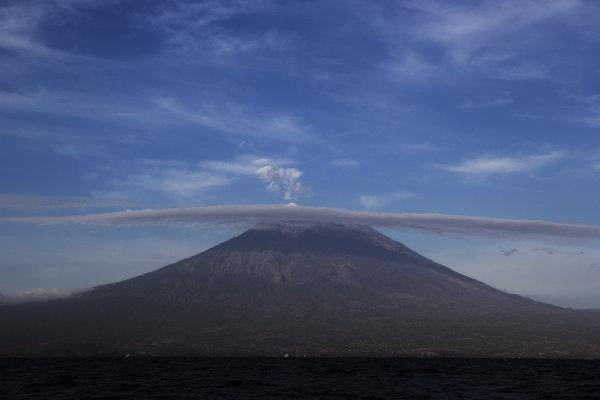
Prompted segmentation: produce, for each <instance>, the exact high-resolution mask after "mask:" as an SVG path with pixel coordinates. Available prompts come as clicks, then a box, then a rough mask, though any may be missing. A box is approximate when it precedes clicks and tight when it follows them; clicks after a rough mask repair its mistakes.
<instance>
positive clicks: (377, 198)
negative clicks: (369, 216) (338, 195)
mask: <svg viewBox="0 0 600 400" xmlns="http://www.w3.org/2000/svg"><path fill="white" fill-rule="evenodd" d="M412 197H415V194H414V193H412V192H406V191H397V192H393V193H387V194H380V195H363V196H360V197H359V198H358V201H359V202H360V204H361V205H362V207H363V208H366V209H367V210H371V209H375V208H382V207H385V206H387V205H389V204H391V203H393V202H395V201H398V200H401V199H410V198H412Z"/></svg>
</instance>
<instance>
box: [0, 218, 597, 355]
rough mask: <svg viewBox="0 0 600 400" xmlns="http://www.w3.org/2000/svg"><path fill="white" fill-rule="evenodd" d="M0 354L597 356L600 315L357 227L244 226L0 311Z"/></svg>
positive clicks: (371, 230) (1, 308)
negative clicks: (139, 270) (517, 291)
mask: <svg viewBox="0 0 600 400" xmlns="http://www.w3.org/2000/svg"><path fill="white" fill-rule="evenodd" d="M0 326H1V327H2V330H1V331H0V354H1V355H25V354H31V355H34V354H48V355H90V354H102V355H110V354H126V353H133V354H157V355H158V354H163V355H164V354H173V355H174V354H185V355H283V354H285V353H289V354H290V355H385V356H394V355H395V356H421V355H440V356H508V357H518V356H522V357H540V356H542V357H600V334H598V332H600V331H599V330H598V329H599V328H600V317H599V315H598V313H596V312H586V311H574V310H567V309H563V308H559V307H554V306H551V305H547V304H543V303H539V302H535V301H532V300H529V299H526V298H523V297H520V296H515V295H511V294H507V293H504V292H501V291H499V290H496V289H494V288H491V287H489V286H487V285H485V284H483V283H481V282H479V281H477V280H474V279H471V278H468V277H466V276H464V275H461V274H458V273H456V272H454V271H452V270H450V269H448V268H446V267H444V266H442V265H440V264H437V263H435V262H433V261H431V260H428V259H427V258H425V257H423V256H421V255H419V254H417V253H415V252H414V251H412V250H410V249H409V248H407V247H405V246H404V245H402V244H400V243H398V242H395V241H393V240H391V239H390V238H388V237H386V236H384V235H382V234H380V233H379V232H377V231H375V230H373V229H371V228H368V227H364V226H342V225H299V224H294V225H279V226H273V225H271V226H265V227H257V228H254V229H251V230H249V231H247V232H245V233H243V234H241V235H240V236H238V237H236V238H233V239H231V240H228V241H226V242H224V243H222V244H220V245H218V246H216V247H213V248H211V249H209V250H207V251H205V252H203V253H201V254H198V255H196V256H193V257H190V258H188V259H185V260H182V261H179V262H177V263H175V264H172V265H169V266H167V267H164V268H161V269H159V270H156V271H153V272H150V273H148V274H145V275H142V276H138V277H135V278H132V279H129V280H125V281H122V282H118V283H115V284H110V285H104V286H100V287H97V288H95V289H93V290H91V291H88V292H85V293H82V294H79V295H77V296H75V297H73V298H69V299H64V300H55V301H49V302H45V303H31V304H21V305H11V306H3V307H0Z"/></svg>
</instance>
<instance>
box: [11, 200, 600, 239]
mask: <svg viewBox="0 0 600 400" xmlns="http://www.w3.org/2000/svg"><path fill="white" fill-rule="evenodd" d="M286 221H289V222H292V221H306V222H331V223H344V224H366V225H371V226H375V227H380V228H393V229H409V230H416V231H422V232H429V233H437V234H443V235H465V236H477V235H499V236H556V237H563V238H573V239H600V227H598V226H593V225H574V224H560V223H554V222H549V221H542V220H520V219H501V218H486V217H471V216H463V215H448V214H414V213H376V212H366V211H350V210H345V209H339V208H320V207H319V208H317V207H300V206H296V205H241V206H212V207H189V208H166V209H149V210H138V211H120V212H112V213H102V214H88V215H77V216H64V217H4V218H0V222H4V223H30V224H101V225H140V224H177V223H183V224H224V225H235V224H252V223H261V222H286Z"/></svg>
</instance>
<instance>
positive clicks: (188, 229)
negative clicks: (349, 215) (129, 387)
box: [0, 0, 600, 307]
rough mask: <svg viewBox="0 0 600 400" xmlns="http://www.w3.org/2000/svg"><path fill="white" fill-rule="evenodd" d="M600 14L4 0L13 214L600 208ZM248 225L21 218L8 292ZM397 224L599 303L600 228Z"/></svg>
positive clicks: (495, 276)
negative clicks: (585, 236) (582, 233)
mask: <svg viewBox="0 0 600 400" xmlns="http://www.w3.org/2000/svg"><path fill="white" fill-rule="evenodd" d="M599 22H600V4H598V3H596V2H594V1H576V0H573V1H566V0H565V1H531V0H522V1H504V2H496V1H489V2H486V1H465V2H459V1H456V2H446V1H444V2H441V1H440V2H437V1H390V2H385V1H363V2H360V1H356V2H354V1H347V2H341V1H312V2H304V1H302V2H275V1H273V2H272V1H230V2H228V1H205V2H202V1H194V2H186V1H134V0H130V1H127V0H123V1H110V0H105V1H99V0H97V1H94V0H80V1H74V0H73V1H67V0H56V1H25V0H19V1H3V2H2V5H0V144H1V146H0V182H1V183H2V185H1V187H0V215H1V216H5V217H6V216H30V215H38V216H39V215H43V216H48V215H75V214H89V213H95V212H100V211H104V212H107V211H118V210H124V209H140V208H165V207H188V206H211V205H227V204H286V203H289V202H294V203H297V204H300V205H304V206H319V207H322V206H325V207H337V208H346V209H352V210H368V211H373V212H377V211H387V212H414V213H428V212H435V213H445V214H460V215H473V216H484V217H496V218H513V219H521V218H526V219H543V220H549V221H555V222H561V223H570V224H592V225H600V211H599V208H598V202H599V199H600V189H599V188H600V186H599V185H598V184H599V183H600V88H599V86H600V78H599V76H598V73H597V71H598V70H599V69H600V58H599V57H598V56H597V54H598V49H599V44H600V32H599V31H600V23H599ZM235 232H237V231H236V230H235V229H234V228H231V227H221V228H218V229H216V230H215V229H214V228H210V229H206V228H205V227H202V226H162V225H161V226H154V227H136V228H133V227H128V228H122V227H90V226H31V225H21V224H2V225H0V254H2V256H0V274H1V275H2V276H3V279H2V282H0V291H17V290H29V289H32V288H37V287H57V288H73V287H83V286H91V285H94V284H98V283H104V282H110V281H113V280H115V279H122V278H125V277H129V276H132V275H134V274H137V273H140V272H145V271H148V270H150V269H153V268H155V267H158V266H160V265H162V264H164V263H168V262H171V261H175V260H176V259H177V258H179V257H183V256H189V255H190V254H194V253H196V252H198V251H200V250H202V249H204V248H206V247H207V246H209V245H211V244H214V243H217V242H218V241H219V240H221V239H224V238H227V237H228V236H229V235H232V234H234V233H235ZM388 233H390V234H391V235H393V236H394V237H396V238H397V239H399V240H402V241H403V242H405V243H406V244H408V245H410V246H412V247H414V248H416V249H417V250H419V251H421V252H423V253H424V254H426V255H428V256H431V257H433V258H434V259H436V260H438V261H442V262H445V263H446V264H448V265H449V266H451V267H452V268H455V269H457V270H459V271H461V272H465V273H469V274H470V275H472V276H475V277H477V278H479V279H482V280H484V281H485V282H487V283H490V284H493V285H496V286H499V287H501V288H503V289H506V290H509V291H514V292H518V293H522V294H526V295H530V296H532V297H535V298H540V299H544V300H548V301H553V302H555V303H560V304H565V305H572V306H578V307H580V306H581V307H600V296H599V295H597V294H596V291H597V288H598V287H599V285H600V252H598V251H596V250H595V247H597V243H593V242H589V241H588V242H581V241H573V240H571V241H568V240H567V241H565V240H558V239H557V240H550V242H549V240H548V239H545V240H543V241H541V242H540V239H535V238H534V239H527V240H523V239H516V238H511V237H508V238H506V237H505V238H502V239H499V238H494V239H481V238H477V239H474V238H468V239H465V238H456V237H450V238H448V237H439V236H432V235H421V234H412V233H407V232H404V231H398V230H395V231H390V232H388ZM513 248H515V249H517V251H516V252H512V253H511V254H509V255H506V253H507V252H510V250H511V249H513ZM539 249H546V250H539Z"/></svg>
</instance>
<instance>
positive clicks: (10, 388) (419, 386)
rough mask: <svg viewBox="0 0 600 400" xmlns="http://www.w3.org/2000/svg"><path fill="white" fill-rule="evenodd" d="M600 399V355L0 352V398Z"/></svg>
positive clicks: (8, 399)
mask: <svg viewBox="0 0 600 400" xmlns="http://www.w3.org/2000/svg"><path fill="white" fill-rule="evenodd" d="M402 398H409V399H478V400H479V399H600V362H599V361H574V360H481V359H475V360H473V359H340V358H337V359H322V358H321V359H291V358H288V359H284V358H122V359H115V358H79V359H77V358H71V359H49V358H44V359H0V399H2V400H11V399H115V400H116V399H153V400H154V399H364V400H367V399H370V400H375V399H402Z"/></svg>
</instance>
